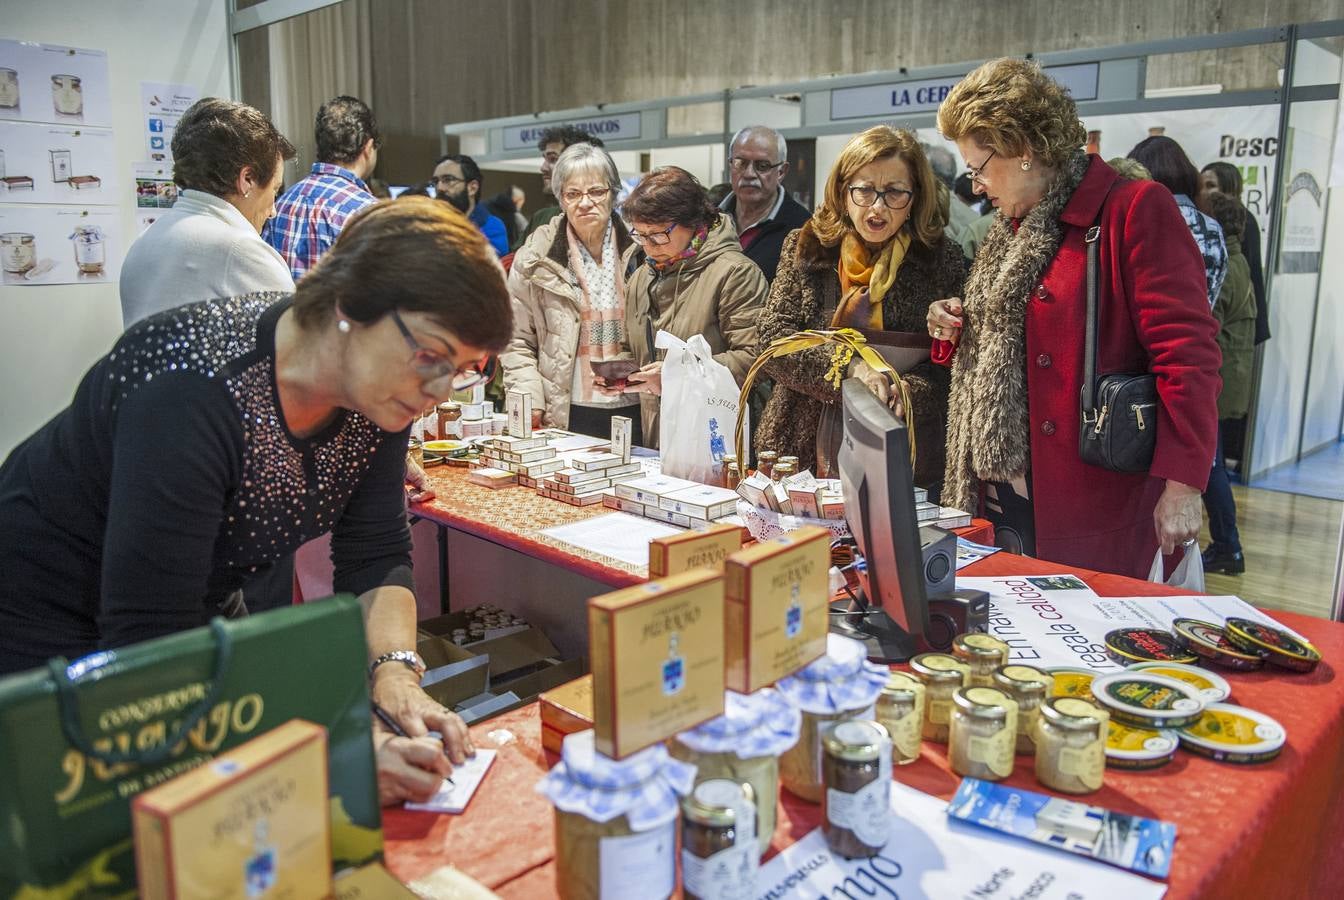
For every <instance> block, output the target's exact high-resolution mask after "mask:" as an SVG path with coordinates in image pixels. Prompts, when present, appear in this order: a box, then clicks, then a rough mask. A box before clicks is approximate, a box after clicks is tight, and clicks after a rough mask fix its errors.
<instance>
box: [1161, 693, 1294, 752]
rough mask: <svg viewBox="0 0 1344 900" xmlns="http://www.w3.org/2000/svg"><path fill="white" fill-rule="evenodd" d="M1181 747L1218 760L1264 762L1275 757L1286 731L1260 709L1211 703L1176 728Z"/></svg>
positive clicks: (1286, 734) (1286, 733)
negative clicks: (1193, 719) (1195, 717)
mask: <svg viewBox="0 0 1344 900" xmlns="http://www.w3.org/2000/svg"><path fill="white" fill-rule="evenodd" d="M1180 736H1181V746H1183V747H1184V748H1185V749H1187V750H1189V751H1190V752H1191V753H1197V754H1199V755H1200V756H1207V757H1209V758H1210V759H1214V760H1217V761H1219V762H1231V763H1258V762H1268V761H1269V760H1271V759H1273V758H1274V757H1276V756H1278V755H1279V753H1280V751H1282V750H1283V745H1284V743H1285V742H1287V740H1288V732H1287V731H1285V730H1284V727H1283V726H1282V725H1280V724H1279V723H1278V721H1276V720H1275V719H1272V718H1270V717H1269V716H1267V715H1265V714H1264V713H1262V712H1257V711H1256V710H1253V709H1247V708H1246V707H1244V706H1234V705H1232V704H1231V703H1211V704H1209V706H1208V708H1207V709H1205V710H1204V715H1202V716H1200V718H1199V721H1198V722H1196V723H1194V724H1193V725H1190V726H1188V727H1186V728H1182V729H1181V731H1180Z"/></svg>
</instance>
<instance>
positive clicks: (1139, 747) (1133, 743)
mask: <svg viewBox="0 0 1344 900" xmlns="http://www.w3.org/2000/svg"><path fill="white" fill-rule="evenodd" d="M1180 745H1181V742H1180V739H1179V737H1178V734H1177V732H1175V731H1171V730H1162V731H1154V730H1153V729H1151V728H1134V727H1132V726H1129V725H1121V724H1120V723H1119V722H1117V721H1115V720H1114V719H1112V720H1111V722H1110V725H1109V727H1108V729H1107V731H1106V765H1107V766H1109V767H1111V768H1112V769H1126V770H1130V771H1138V770H1144V769H1157V768H1160V767H1162V766H1165V765H1166V764H1167V763H1169V762H1171V761H1172V759H1174V758H1175V756H1176V748H1177V747H1179V746H1180Z"/></svg>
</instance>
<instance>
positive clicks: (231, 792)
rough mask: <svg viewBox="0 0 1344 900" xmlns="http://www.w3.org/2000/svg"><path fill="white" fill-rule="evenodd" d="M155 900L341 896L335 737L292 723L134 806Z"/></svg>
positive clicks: (150, 897)
mask: <svg viewBox="0 0 1344 900" xmlns="http://www.w3.org/2000/svg"><path fill="white" fill-rule="evenodd" d="M131 830H132V833H133V835H134V837H135V867H136V874H137V877H138V879H139V882H140V896H141V897H142V898H145V900H166V898H188V897H190V898H195V897H209V898H211V900H247V898H252V897H260V896H265V897H268V898H275V900H307V898H322V897H329V896H331V889H332V888H331V818H330V809H329V801H328V798H327V731H326V729H325V728H322V727H321V726H320V725H314V724H312V723H311V722H305V721H303V720H301V719H291V720H290V721H288V722H286V723H285V724H284V725H281V726H279V727H278V728H275V729H273V730H271V731H268V732H267V733H265V734H263V735H261V736H260V737H257V738H254V739H253V740H250V741H248V742H247V743H246V744H243V745H242V746H240V747H238V748H236V749H234V750H231V751H230V752H228V753H225V754H223V755H222V756H219V757H218V758H216V759H214V760H212V761H211V762H208V763H205V764H204V765H202V766H201V767H200V768H197V769H193V770H191V771H190V772H187V773H185V774H183V775H180V776H178V777H177V778H174V779H173V780H172V781H168V782H165V783H164V784H162V785H160V786H159V787H156V788H153V789H151V790H148V791H145V792H144V793H142V794H140V795H139V796H137V797H136V798H135V800H134V801H132V803H131Z"/></svg>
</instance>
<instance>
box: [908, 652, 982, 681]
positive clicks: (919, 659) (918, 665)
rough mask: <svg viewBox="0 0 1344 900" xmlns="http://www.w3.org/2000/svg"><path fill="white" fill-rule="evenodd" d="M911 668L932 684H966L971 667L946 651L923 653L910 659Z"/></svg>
mask: <svg viewBox="0 0 1344 900" xmlns="http://www.w3.org/2000/svg"><path fill="white" fill-rule="evenodd" d="M910 668H911V669H913V670H914V671H915V672H916V673H917V674H918V675H921V676H923V680H924V681H926V682H930V683H932V684H952V683H955V684H964V683H965V682H966V674H967V673H968V672H969V671H970V668H969V667H968V666H967V665H966V664H965V663H964V662H962V661H961V660H959V659H957V658H956V657H955V656H949V655H948V654H946V653H921V654H919V655H918V656H916V657H915V658H914V659H912V660H910Z"/></svg>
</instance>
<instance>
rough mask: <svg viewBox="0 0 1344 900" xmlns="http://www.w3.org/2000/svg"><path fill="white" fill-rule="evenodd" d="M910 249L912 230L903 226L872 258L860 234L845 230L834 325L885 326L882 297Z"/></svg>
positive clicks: (832, 320)
mask: <svg viewBox="0 0 1344 900" xmlns="http://www.w3.org/2000/svg"><path fill="white" fill-rule="evenodd" d="M909 249H910V232H908V231H906V230H905V229H904V228H902V229H901V230H900V231H898V232H896V236H895V237H893V238H892V239H891V240H889V241H887V245H886V246H885V247H883V248H882V249H881V250H880V251H878V254H877V258H876V259H872V258H871V256H870V255H869V253H868V248H867V247H866V246H865V245H864V243H863V241H862V240H860V239H859V237H858V235H856V234H854V232H852V231H847V232H845V236H844V238H843V239H841V241H840V264H839V267H838V268H839V273H840V296H841V300H840V305H839V306H837V307H836V308H835V315H834V316H833V317H832V318H831V327H832V328H868V329H872V330H874V331H881V330H882V300H883V298H884V297H886V296H887V291H889V290H891V286H892V285H893V284H895V282H896V273H897V272H898V271H900V268H901V263H903V262H905V252H906V251H907V250H909Z"/></svg>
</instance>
